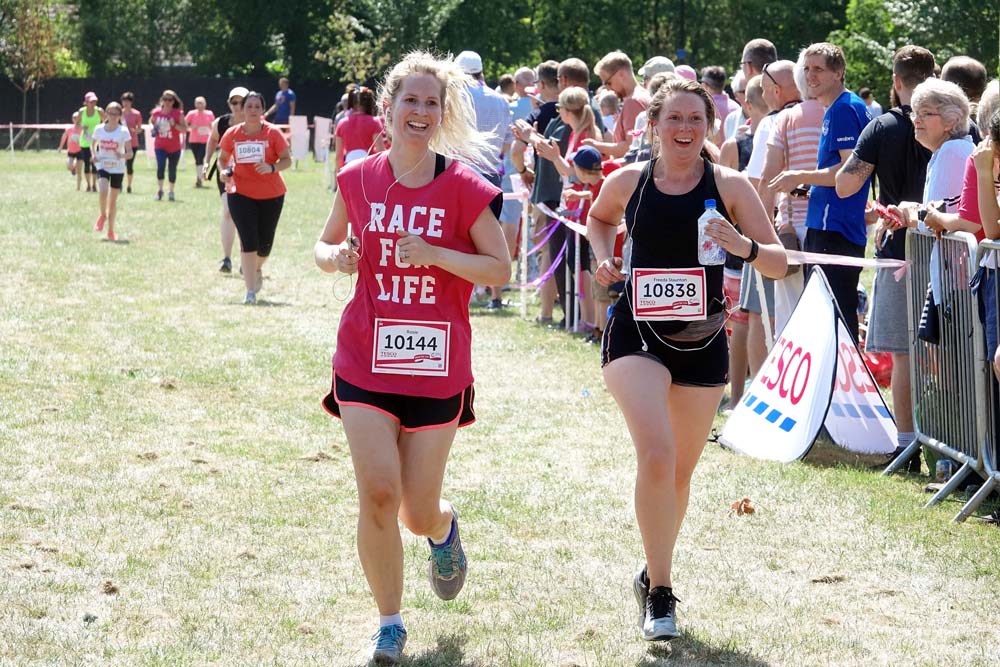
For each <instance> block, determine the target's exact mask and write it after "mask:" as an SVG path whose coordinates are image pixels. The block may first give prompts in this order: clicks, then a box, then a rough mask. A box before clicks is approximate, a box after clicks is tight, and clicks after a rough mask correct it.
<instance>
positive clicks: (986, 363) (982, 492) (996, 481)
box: [955, 241, 1000, 521]
mask: <svg viewBox="0 0 1000 667" xmlns="http://www.w3.org/2000/svg"><path fill="white" fill-rule="evenodd" d="M989 255H994V256H1000V241H983V242H982V243H980V244H979V253H978V255H977V256H976V259H977V261H976V265H977V266H978V265H979V264H981V263H982V261H983V260H984V258H986V257H987V256H989ZM992 287H993V289H992V290H987V291H984V292H983V293H982V297H983V299H984V300H989V301H992V302H993V304H994V305H996V306H998V307H997V308H994V312H995V313H1000V282H997V281H994V284H993V286H992ZM980 289H982V290H986V285H981V286H980ZM998 320H1000V318H997V317H996V316H994V321H993V326H995V327H996V326H1000V321H998ZM984 352H985V355H984V358H983V363H982V367H983V375H984V376H985V377H984V381H983V384H984V392H983V393H984V395H985V405H984V406H983V415H984V418H985V421H986V429H985V432H984V434H983V438H982V440H981V453H980V459H981V460H982V463H983V470H982V474H983V476H984V477H985V481H984V482H983V485H982V486H981V487H979V490H978V491H976V493H975V494H973V496H972V497H971V498H970V499H969V502H968V503H966V505H965V507H963V508H962V511H961V512H959V513H958V516H956V517H955V520H956V521H963V520H965V519H967V518H968V517H969V515H970V514H972V513H973V512H974V511H975V510H976V508H977V507H978V506H979V505H980V503H982V502H983V501H984V500H986V498H987V496H989V495H990V493H991V492H992V491H993V490H994V489H997V488H998V487H1000V469H998V467H997V466H998V465H1000V387H998V385H997V379H996V375H994V373H993V353H994V352H995V350H989V349H986V348H985V341H984Z"/></svg>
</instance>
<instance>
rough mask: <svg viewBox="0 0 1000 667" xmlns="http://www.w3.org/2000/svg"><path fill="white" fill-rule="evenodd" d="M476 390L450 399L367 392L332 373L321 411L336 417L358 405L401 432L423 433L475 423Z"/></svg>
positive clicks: (470, 387) (463, 392) (465, 391)
mask: <svg viewBox="0 0 1000 667" xmlns="http://www.w3.org/2000/svg"><path fill="white" fill-rule="evenodd" d="M475 398H476V390H475V389H474V387H473V385H471V384H470V385H469V386H468V387H466V388H465V390H464V391H462V392H460V393H458V394H455V395H454V396H452V397H450V398H427V397H425V396H404V395H403V394H385V393H382V392H378V391H368V390H367V389H362V388H361V387H359V386H357V385H354V384H351V383H350V382H348V381H347V380H345V379H343V378H341V377H338V376H337V374H336V372H335V373H334V374H333V386H332V387H331V389H330V393H329V394H327V395H326V397H325V398H324V399H323V408H324V409H325V410H326V411H327V412H329V413H330V414H331V415H333V416H334V417H337V418H338V419H339V418H340V406H341V405H360V406H363V407H366V408H371V409H373V410H377V411H379V412H381V413H383V414H386V415H389V416H390V417H392V418H393V419H395V420H396V421H397V422H399V427H400V428H401V429H403V430H404V431H423V430H426V429H430V428H441V427H444V426H451V425H452V424H457V425H458V427H459V428H461V427H463V426H468V425H469V424H472V423H473V422H475V421H476V412H475V409H474V407H473V402H474V401H475Z"/></svg>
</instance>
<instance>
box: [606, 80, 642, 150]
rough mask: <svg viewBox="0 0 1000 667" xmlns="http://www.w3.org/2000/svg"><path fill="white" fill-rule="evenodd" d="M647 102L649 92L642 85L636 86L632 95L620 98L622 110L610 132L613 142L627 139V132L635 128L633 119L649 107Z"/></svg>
mask: <svg viewBox="0 0 1000 667" xmlns="http://www.w3.org/2000/svg"><path fill="white" fill-rule="evenodd" d="M649 102H650V98H649V93H648V92H646V89H645V88H643V87H642V86H636V87H635V90H634V91H632V95H630V96H629V97H626V98H625V99H624V100H622V110H621V113H619V114H618V121H617V122H616V123H615V130H614V132H613V134H612V136H613V138H614V140H615V143H619V142H622V141H625V140H626V139H629V134H628V133H629V132H631V131H632V130H633V129H634V128H635V119H636V118H638V117H639V114H641V113H642V112H643V111H645V110H646V109H647V108H648V107H649Z"/></svg>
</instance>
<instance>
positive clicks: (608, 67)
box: [594, 51, 632, 78]
mask: <svg viewBox="0 0 1000 667" xmlns="http://www.w3.org/2000/svg"><path fill="white" fill-rule="evenodd" d="M626 68H628V71H629V74H631V73H632V59H631V58H629V57H628V56H627V55H625V54H624V53H622V52H621V51H612V52H611V53H609V54H608V55H606V56H604V57H603V58H601V59H600V60H598V61H597V64H596V65H594V74H596V75H597V76H601V73H602V72H603V73H605V74H607V75H608V77H611V76H613V75H614V73H615V72H617V71H618V70H621V69H626ZM601 78H605V77H601Z"/></svg>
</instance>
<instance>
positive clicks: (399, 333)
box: [372, 317, 451, 377]
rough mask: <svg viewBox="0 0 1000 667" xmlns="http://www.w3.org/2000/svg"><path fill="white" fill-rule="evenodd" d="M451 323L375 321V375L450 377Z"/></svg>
mask: <svg viewBox="0 0 1000 667" xmlns="http://www.w3.org/2000/svg"><path fill="white" fill-rule="evenodd" d="M450 342H451V323H449V322H423V321H417V320H390V319H384V318H381V317H378V318H375V343H374V345H373V346H372V352H373V353H372V372H373V373H390V374H395V375H431V376H438V377H446V376H447V375H448V357H449V354H448V353H449V344H450Z"/></svg>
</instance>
